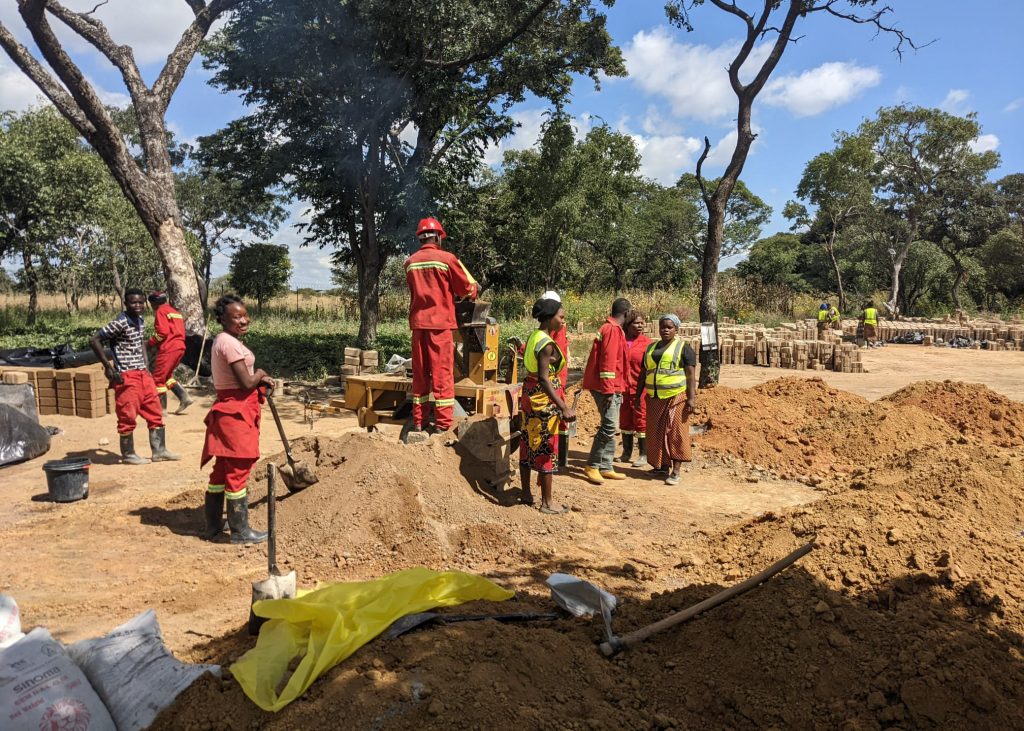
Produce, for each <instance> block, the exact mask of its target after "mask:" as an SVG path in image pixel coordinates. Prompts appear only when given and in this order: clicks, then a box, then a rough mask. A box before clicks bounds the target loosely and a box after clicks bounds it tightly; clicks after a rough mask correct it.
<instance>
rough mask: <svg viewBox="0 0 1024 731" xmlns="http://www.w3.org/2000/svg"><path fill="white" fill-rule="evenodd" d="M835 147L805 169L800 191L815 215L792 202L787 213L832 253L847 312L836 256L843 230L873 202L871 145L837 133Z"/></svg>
mask: <svg viewBox="0 0 1024 731" xmlns="http://www.w3.org/2000/svg"><path fill="white" fill-rule="evenodd" d="M836 142H837V143H838V144H837V145H836V147H835V149H834V150H831V151H829V152H823V153H821V154H820V155H816V156H815V157H814V158H813V159H812V160H811V161H810V162H809V163H807V167H805V168H804V172H803V175H802V176H801V177H800V182H799V183H798V184H797V188H796V194H797V196H798V197H799V198H800V199H801V200H805V201H807V202H808V203H810V204H811V205H812V206H815V209H816V210H815V212H814V215H813V217H811V216H810V215H809V214H808V211H807V208H806V207H805V206H803V205H802V204H799V203H795V202H792V203H789V204H787V205H786V209H785V210H784V212H783V215H785V216H786V218H789V219H791V220H793V221H794V224H795V226H797V227H802V226H806V227H807V228H808V229H809V231H808V234H809V236H810V238H811V239H813V240H815V241H817V242H818V243H820V244H821V246H822V247H823V248H824V249H825V252H826V253H827V254H828V257H829V261H831V262H832V271H833V273H834V274H835V278H836V286H837V287H838V289H839V310H840V312H846V291H845V289H844V288H843V272H842V270H841V268H840V267H839V261H838V259H837V257H836V241H837V240H838V237H839V232H840V231H842V230H843V228H845V227H846V226H847V225H849V224H850V223H851V222H852V221H854V220H856V218H857V217H858V216H862V215H864V214H865V213H866V212H867V210H868V207H869V206H870V205H871V196H872V189H871V167H872V163H873V162H874V157H873V155H872V152H871V147H870V146H869V145H867V144H865V142H864V140H863V139H862V138H859V137H856V136H851V135H837V137H836Z"/></svg>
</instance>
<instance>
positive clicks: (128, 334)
mask: <svg viewBox="0 0 1024 731" xmlns="http://www.w3.org/2000/svg"><path fill="white" fill-rule="evenodd" d="M145 312H146V295H145V293H144V292H143V291H142V290H141V289H134V288H132V289H126V290H125V291H124V312H122V313H121V314H120V315H118V316H117V317H115V318H114V319H113V320H111V321H110V322H108V323H107V324H106V325H104V326H103V327H102V328H100V329H99V331H98V332H97V333H96V334H95V335H93V336H92V337H91V338H90V339H89V346H90V347H91V348H92V351H93V352H94V353H95V354H96V357H97V358H99V360H100V363H102V364H103V372H104V373H105V374H106V376H107V378H108V379H109V380H110V386H111V388H113V389H114V410H115V413H116V414H117V433H118V434H119V435H120V439H121V445H120V446H121V461H122V462H124V464H131V465H142V464H149V462H150V460H148V459H146V458H145V457H141V456H139V455H138V454H137V453H136V452H135V422H136V419H137V418H138V417H140V416H141V417H142V418H143V419H144V420H145V421H146V425H147V426H148V427H149V446H150V448H151V450H152V461H154V462H162V461H166V460H179V459H181V457H180V456H178V455H177V454H174V453H173V452H169V451H167V437H166V434H165V432H164V420H163V412H162V411H161V409H160V399H159V398H158V397H157V393H156V383H155V382H154V381H153V376H152V375H150V373H149V369H148V365H149V363H148V362H147V360H146V349H145V348H144V347H143V331H144V330H145V329H146V322H145V320H144V319H143V314H144V313H145ZM104 342H106V343H109V344H110V350H111V352H112V353H113V356H114V359H113V361H111V360H110V359H109V358H107V354H106V351H104V349H103V343H104Z"/></svg>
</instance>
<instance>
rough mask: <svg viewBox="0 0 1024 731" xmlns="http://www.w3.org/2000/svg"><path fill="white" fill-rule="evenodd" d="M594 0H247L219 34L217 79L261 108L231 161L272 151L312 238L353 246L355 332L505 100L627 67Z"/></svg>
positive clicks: (367, 321) (239, 137) (499, 117)
mask: <svg viewBox="0 0 1024 731" xmlns="http://www.w3.org/2000/svg"><path fill="white" fill-rule="evenodd" d="M601 1H602V2H605V3H606V4H610V0H601ZM598 4H599V2H597V1H596V0H595V1H592V0H533V1H532V2H530V3H522V2H518V1H517V0H498V1H496V2H488V3H480V2H476V1H475V0H443V1H442V0H428V1H426V2H424V1H423V0H345V1H343V2H339V1H338V0H307V1H306V2H302V3H295V2H284V1H282V0H250V1H249V2H246V3H245V4H244V5H242V6H240V7H239V10H238V12H237V13H236V14H235V16H234V17H233V19H232V20H231V21H230V22H229V23H228V25H227V26H226V27H225V29H224V31H223V32H222V33H220V34H219V35H218V36H217V37H216V38H215V40H214V42H213V43H212V44H211V45H210V49H209V56H208V59H209V64H210V66H211V67H213V68H215V69H216V72H215V75H214V83H216V84H217V85H218V86H220V87H221V88H223V89H227V90H236V91H240V92H241V93H242V94H243V96H244V98H245V100H246V101H247V102H248V103H249V104H250V105H252V106H254V107H258V111H256V112H255V113H254V114H252V115H251V116H249V117H247V118H246V119H244V120H240V121H239V122H237V123H236V124H234V125H233V126H232V127H231V128H229V129H228V130H226V131H225V132H224V134H223V136H224V137H226V138H228V139H229V146H231V147H233V148H234V149H235V151H236V154H235V155H234V156H233V157H234V159H235V163H236V165H239V166H240V167H249V168H252V167H253V165H252V164H251V160H252V159H253V158H254V157H256V158H258V159H262V158H264V157H265V158H269V159H270V160H271V161H272V163H273V164H271V165H269V166H267V167H264V168H262V170H263V171H264V172H266V173H267V174H268V175H269V176H270V177H271V178H272V180H276V181H279V182H281V183H283V184H284V185H286V186H287V187H288V189H289V191H290V192H291V193H293V194H294V195H296V196H298V197H299V198H301V199H303V200H305V201H307V202H308V203H310V204H311V206H312V208H313V213H312V215H311V219H310V222H309V227H308V229H307V234H308V235H309V237H310V239H311V240H318V241H319V242H321V243H326V244H332V245H335V246H338V247H339V248H341V249H342V250H343V251H345V252H346V253H347V258H348V259H349V261H348V263H351V264H354V265H355V268H356V271H357V274H358V280H359V300H360V302H359V304H360V325H359V338H358V339H359V342H360V343H362V344H363V345H368V344H370V343H372V342H373V341H374V339H375V338H376V332H377V323H378V319H379V280H380V273H381V271H382V270H383V268H384V266H385V264H386V262H387V259H388V257H389V256H392V255H394V254H395V253H397V251H398V250H399V248H400V243H399V242H401V241H402V240H409V241H411V240H412V236H411V233H412V228H413V225H414V224H415V220H416V219H417V218H418V217H420V216H422V215H424V214H426V213H429V212H431V211H432V210H434V209H435V208H436V207H437V203H436V200H437V199H438V198H443V197H444V188H445V187H446V186H447V185H449V184H450V182H451V181H464V180H466V179H467V178H468V177H469V176H470V175H471V174H472V173H473V171H474V170H475V169H476V164H477V162H478V161H479V160H480V159H481V157H482V154H483V149H484V146H485V144H486V143H488V142H495V141H497V140H499V139H501V138H502V137H504V136H506V135H508V134H509V133H511V131H512V129H513V127H514V123H513V120H512V119H511V117H509V116H508V115H507V113H506V112H507V111H508V109H509V107H510V106H511V105H512V104H514V103H516V102H519V101H522V100H523V99H524V98H525V96H526V94H527V93H530V94H533V95H534V96H536V97H538V98H541V99H545V100H548V101H550V102H551V103H553V104H555V105H556V106H557V105H559V104H561V103H562V102H563V101H564V100H565V99H566V98H567V97H568V94H569V91H570V89H571V87H572V82H573V75H574V74H587V75H589V76H590V77H591V78H592V79H593V80H594V82H595V83H596V82H597V80H598V78H599V77H598V72H599V71H602V70H603V71H604V72H606V73H609V74H622V73H624V67H623V63H622V59H621V55H620V53H619V51H618V49H617V48H615V47H614V46H613V45H612V43H611V40H610V38H609V36H608V33H607V31H606V30H605V17H604V15H603V14H602V13H600V12H598V11H597V9H596V8H595V7H594V6H595V5H598ZM297 48H301V49H303V61H302V63H295V49H297Z"/></svg>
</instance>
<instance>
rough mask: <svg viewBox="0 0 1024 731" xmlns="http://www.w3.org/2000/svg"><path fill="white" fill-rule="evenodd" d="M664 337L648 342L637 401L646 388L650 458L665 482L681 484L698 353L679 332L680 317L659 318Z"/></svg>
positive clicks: (687, 457) (687, 452)
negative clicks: (681, 470) (684, 340)
mask: <svg viewBox="0 0 1024 731" xmlns="http://www.w3.org/2000/svg"><path fill="white" fill-rule="evenodd" d="M658 332H659V334H660V335H661V340H660V341H659V342H656V343H651V344H650V345H648V346H647V352H645V353H644V363H643V368H642V369H641V370H640V377H639V379H637V388H636V394H635V396H634V399H635V403H637V404H639V403H640V399H641V398H643V394H644V391H645V390H646V391H647V461H648V462H649V463H650V464H651V465H653V466H654V472H655V474H663V475H667V476H666V478H665V484H666V485H678V484H679V468H680V466H681V465H682V463H683V462H689V461H690V459H691V458H692V457H691V452H690V414H692V413H693V410H694V408H696V406H697V379H696V376H695V375H694V371H695V369H696V367H697V354H696V353H694V352H693V348H691V347H690V345H689V344H688V343H685V342H683V340H681V339H680V338H679V337H678V335H679V318H678V317H676V316H675V315H663V316H662V317H661V319H660V320H658Z"/></svg>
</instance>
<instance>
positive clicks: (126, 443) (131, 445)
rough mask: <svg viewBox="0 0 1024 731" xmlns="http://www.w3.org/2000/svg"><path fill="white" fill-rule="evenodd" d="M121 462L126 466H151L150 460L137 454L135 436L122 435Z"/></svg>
mask: <svg viewBox="0 0 1024 731" xmlns="http://www.w3.org/2000/svg"><path fill="white" fill-rule="evenodd" d="M121 461H122V462H124V463H125V464H149V460H148V459H146V458H145V457H140V456H139V455H138V454H136V453H135V435H134V434H122V435H121Z"/></svg>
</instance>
